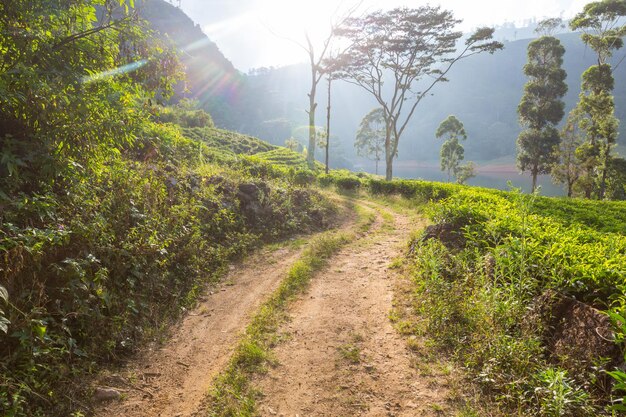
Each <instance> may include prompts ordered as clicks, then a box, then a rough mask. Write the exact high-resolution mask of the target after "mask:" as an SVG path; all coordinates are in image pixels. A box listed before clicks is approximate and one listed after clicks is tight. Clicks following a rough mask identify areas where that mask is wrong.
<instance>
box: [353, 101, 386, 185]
mask: <svg viewBox="0 0 626 417" xmlns="http://www.w3.org/2000/svg"><path fill="white" fill-rule="evenodd" d="M354 147H355V148H356V151H357V155H359V156H362V157H364V158H368V159H372V160H373V161H374V162H375V163H376V175H378V163H379V162H380V161H381V160H382V158H383V156H384V155H385V154H384V152H385V119H384V117H383V109H381V108H376V109H374V110H372V111H370V112H369V113H367V114H366V115H365V117H364V118H363V120H361V124H360V125H359V130H357V133H356V141H355V142H354Z"/></svg>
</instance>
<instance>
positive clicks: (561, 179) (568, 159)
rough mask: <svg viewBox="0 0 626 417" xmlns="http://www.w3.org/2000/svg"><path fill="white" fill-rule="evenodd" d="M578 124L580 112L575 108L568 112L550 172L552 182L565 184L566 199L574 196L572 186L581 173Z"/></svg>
mask: <svg viewBox="0 0 626 417" xmlns="http://www.w3.org/2000/svg"><path fill="white" fill-rule="evenodd" d="M579 122H580V111H578V109H576V108H575V109H574V110H572V111H571V112H570V114H569V116H568V117H567V122H566V123H565V126H564V127H563V129H562V130H561V143H560V145H559V148H558V150H557V151H556V158H557V161H556V162H555V164H554V165H553V166H552V168H551V170H550V174H551V175H552V179H553V181H554V182H556V183H558V184H565V187H566V188H567V196H568V197H572V196H573V195H574V185H575V184H576V183H577V182H578V180H579V179H580V177H581V175H582V171H583V165H582V164H581V163H580V162H581V161H580V159H579V158H578V156H577V149H578V148H579V147H580V145H582V143H583V133H582V132H581V131H580V127H579Z"/></svg>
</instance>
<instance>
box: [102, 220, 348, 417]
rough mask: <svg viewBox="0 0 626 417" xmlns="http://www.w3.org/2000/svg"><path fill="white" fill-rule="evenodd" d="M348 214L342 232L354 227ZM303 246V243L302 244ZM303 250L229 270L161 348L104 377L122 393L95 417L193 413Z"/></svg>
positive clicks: (264, 256)
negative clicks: (259, 308) (256, 314)
mask: <svg viewBox="0 0 626 417" xmlns="http://www.w3.org/2000/svg"><path fill="white" fill-rule="evenodd" d="M354 220H355V218H354V214H353V213H352V214H350V215H347V217H346V218H345V220H344V221H343V223H342V225H341V228H348V227H351V226H352V225H353V224H354ZM301 246H302V245H301ZM302 249H303V247H299V248H294V247H289V246H286V247H284V248H281V249H279V250H274V251H272V250H263V251H261V252H260V253H257V254H255V255H253V256H252V257H250V258H249V259H248V260H246V261H245V262H244V263H243V264H241V265H238V266H234V267H231V268H232V269H231V271H230V272H229V274H228V276H227V277H226V278H225V279H224V281H223V284H222V285H221V286H220V287H217V288H214V289H212V290H211V291H210V292H209V293H208V294H206V295H205V296H204V297H203V298H202V299H201V302H200V304H199V305H198V306H197V308H195V309H194V310H193V311H192V312H190V313H189V314H188V315H187V317H185V318H184V320H183V321H182V323H180V325H179V327H178V328H177V329H176V330H175V331H174V333H173V335H172V337H171V339H170V340H168V342H167V343H166V344H165V345H164V346H163V347H162V348H159V349H154V350H150V351H147V352H144V353H143V355H142V357H141V358H140V359H138V360H135V361H133V362H132V363H130V364H129V365H128V366H127V367H126V368H125V369H124V370H123V371H122V372H121V373H118V374H115V375H109V376H105V377H103V378H102V381H101V384H99V385H101V386H104V387H112V388H115V389H117V390H119V391H120V392H121V393H122V396H123V399H122V401H119V402H109V403H106V404H104V405H103V406H102V407H100V408H99V409H97V410H96V412H95V415H96V416H111V417H113V416H115V417H118V416H124V417H133V416H137V417H139V416H141V417H157V416H162V417H186V416H191V415H194V413H195V412H196V411H197V409H198V408H199V406H200V404H201V402H202V400H203V399H204V398H205V397H206V394H207V392H208V390H209V388H210V386H211V382H212V380H213V378H214V377H215V376H216V375H217V374H218V373H219V372H220V371H221V370H222V369H223V368H224V366H225V365H226V363H227V361H228V359H229V358H230V356H231V355H232V352H233V349H234V347H235V346H236V342H237V341H238V339H239V337H240V335H241V333H242V332H243V330H244V329H245V327H246V325H247V324H248V323H249V321H250V317H251V316H252V315H253V314H254V312H255V311H256V310H257V308H258V307H259V306H260V304H261V303H262V302H263V301H265V299H267V297H268V296H269V295H270V294H271V293H272V292H273V291H274V290H275V289H276V288H277V287H278V285H279V284H280V282H281V280H282V279H284V278H285V276H286V274H287V271H288V270H289V268H290V267H291V265H292V264H293V263H294V262H295V261H296V259H298V257H299V255H300V253H301V252H302Z"/></svg>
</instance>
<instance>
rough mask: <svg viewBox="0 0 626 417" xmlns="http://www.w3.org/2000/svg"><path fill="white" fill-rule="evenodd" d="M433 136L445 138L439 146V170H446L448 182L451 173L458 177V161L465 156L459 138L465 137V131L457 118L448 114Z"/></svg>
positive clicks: (463, 138)
mask: <svg viewBox="0 0 626 417" xmlns="http://www.w3.org/2000/svg"><path fill="white" fill-rule="evenodd" d="M435 136H436V137H437V139H441V138H444V137H445V138H446V141H445V142H444V143H443V145H442V146H441V152H440V156H441V170H442V171H445V172H447V174H448V182H449V181H450V178H451V176H452V175H454V177H455V178H458V177H457V176H458V173H459V166H460V163H461V161H462V160H463V158H465V149H464V148H463V145H461V143H460V142H459V139H460V140H465V139H467V133H466V132H465V127H464V126H463V123H461V121H460V120H459V119H457V118H456V117H455V116H448V118H447V119H446V120H444V121H443V122H441V124H440V125H439V127H438V128H437V132H436V133H435Z"/></svg>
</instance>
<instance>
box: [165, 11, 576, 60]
mask: <svg viewBox="0 0 626 417" xmlns="http://www.w3.org/2000/svg"><path fill="white" fill-rule="evenodd" d="M357 2H358V0H310V1H305V0H182V3H181V4H182V9H183V10H184V11H185V12H186V13H187V14H188V15H189V16H190V17H191V18H192V19H193V20H194V21H195V22H196V23H198V24H199V25H200V26H201V27H202V29H203V30H204V32H205V33H206V34H207V35H208V36H209V37H210V38H211V40H213V41H214V42H215V43H217V45H218V47H219V48H220V50H221V51H222V53H224V55H225V56H226V58H228V59H229V60H230V61H231V62H232V63H233V64H234V65H235V67H236V68H238V69H239V70H241V71H244V72H245V71H248V70H249V69H251V68H259V67H270V66H284V65H289V64H295V63H299V62H305V61H306V59H307V56H306V54H305V52H304V51H303V50H302V49H301V47H299V46H298V43H302V42H304V40H305V33H309V34H310V36H311V38H312V39H313V40H314V43H316V41H317V42H319V41H320V39H323V38H324V37H325V35H326V34H327V33H328V31H329V27H330V24H331V22H332V21H333V16H341V15H342V14H344V13H345V11H346V10H348V9H349V8H350V7H353V6H354V5H355V4H356V3H357ZM587 2H588V0H552V1H549V0H431V1H426V0H362V5H361V8H360V10H361V12H363V11H367V10H378V9H382V10H385V9H391V8H393V7H399V6H406V7H419V6H420V5H423V4H426V3H428V4H430V5H432V6H434V5H441V6H442V7H444V8H446V9H449V10H452V11H453V12H454V15H455V17H456V18H459V19H462V20H463V23H462V24H461V26H460V27H459V28H460V29H461V30H465V31H469V30H471V29H472V28H476V27H479V26H485V25H489V26H492V25H498V24H503V23H505V22H516V23H518V24H521V23H522V22H523V21H524V20H528V19H532V18H537V19H542V18H545V17H558V16H561V17H563V18H565V19H567V18H571V17H572V16H573V15H574V14H576V13H578V12H579V11H581V10H582V8H583V6H584V5H585V4H586V3H587ZM174 3H176V1H174ZM335 18H336V17H335Z"/></svg>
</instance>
